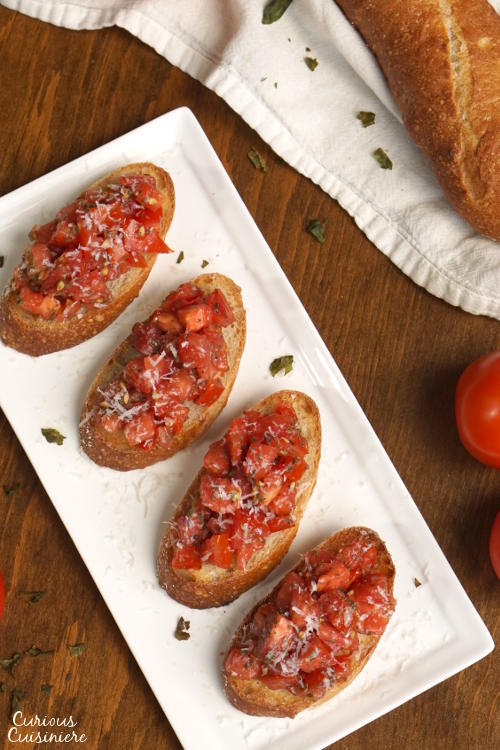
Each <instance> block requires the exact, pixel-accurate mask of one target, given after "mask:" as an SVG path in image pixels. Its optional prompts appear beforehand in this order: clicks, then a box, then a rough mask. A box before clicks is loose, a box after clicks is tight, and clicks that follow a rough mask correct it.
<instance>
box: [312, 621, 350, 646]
mask: <svg viewBox="0 0 500 750" xmlns="http://www.w3.org/2000/svg"><path fill="white" fill-rule="evenodd" d="M318 637H319V638H321V640H322V641H323V643H326V645H327V646H328V647H329V648H330V649H332V650H333V651H335V652H339V651H341V652H343V653H346V652H349V653H351V652H352V650H353V644H354V639H353V638H352V637H349V636H347V635H345V634H344V633H341V632H340V631H339V630H337V629H336V628H334V627H333V625H331V624H330V623H329V622H324V621H321V622H320V623H319V624H318ZM356 642H357V638H356Z"/></svg>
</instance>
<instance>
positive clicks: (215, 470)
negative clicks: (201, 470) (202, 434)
mask: <svg viewBox="0 0 500 750" xmlns="http://www.w3.org/2000/svg"><path fill="white" fill-rule="evenodd" d="M203 466H204V467H205V469H206V470H207V471H209V472H210V474H215V475H216V476H224V475H225V474H227V473H228V471H229V469H230V468H231V462H230V460H229V454H228V452H227V448H226V441H225V440H224V438H222V440H217V442H216V443H212V445H211V446H210V448H209V449H208V451H207V452H206V453H205V456H204V457H203Z"/></svg>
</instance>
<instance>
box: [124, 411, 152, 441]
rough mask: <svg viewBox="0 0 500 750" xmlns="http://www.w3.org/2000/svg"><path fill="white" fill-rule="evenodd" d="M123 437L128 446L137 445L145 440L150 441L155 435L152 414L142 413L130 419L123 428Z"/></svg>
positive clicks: (149, 412)
mask: <svg viewBox="0 0 500 750" xmlns="http://www.w3.org/2000/svg"><path fill="white" fill-rule="evenodd" d="M123 432H124V435H125V437H126V439H127V442H128V444H129V445H139V443H144V442H145V441H146V440H151V439H152V438H154V436H155V434H156V425H155V420H154V416H153V413H152V412H151V411H143V412H141V413H140V414H136V415H135V417H132V419H131V420H130V422H127V424H126V425H125V427H124V428H123Z"/></svg>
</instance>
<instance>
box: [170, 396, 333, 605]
mask: <svg viewBox="0 0 500 750" xmlns="http://www.w3.org/2000/svg"><path fill="white" fill-rule="evenodd" d="M280 401H287V402H289V403H290V404H291V405H292V406H293V408H294V410H295V413H296V414H297V418H298V423H299V426H300V430H301V432H302V435H303V437H304V438H305V439H306V441H307V444H308V448H309V452H308V454H307V456H306V461H307V469H306V471H305V473H304V475H303V476H302V478H301V479H300V480H299V482H298V483H297V484H298V488H297V495H296V503H295V509H294V512H293V517H294V520H295V523H294V525H293V526H290V527H289V528H287V529H284V530H283V531H277V532H275V533H273V534H271V535H270V536H269V537H268V538H267V540H266V542H265V545H264V547H263V548H262V549H260V550H258V551H257V552H255V553H254V554H253V555H252V557H251V558H250V560H249V561H248V564H247V567H246V568H245V569H244V570H238V569H236V568H230V569H224V568H219V567H217V566H215V565H211V564H204V565H202V567H201V569H200V570H186V569H178V568H176V569H174V568H173V567H172V558H173V555H174V552H175V545H176V541H177V535H176V527H175V522H176V521H177V519H178V518H179V517H180V516H183V515H185V514H186V512H187V511H188V510H189V508H190V507H191V505H192V502H193V499H194V498H195V497H196V496H197V494H198V492H199V485H200V479H201V475H202V472H201V471H200V472H199V473H198V475H197V476H196V478H195V479H194V480H193V482H192V484H191V486H190V487H189V489H188V490H187V492H186V494H185V496H184V498H183V500H182V501H181V503H180V504H179V506H178V507H177V509H176V511H175V513H174V515H173V518H172V522H171V523H170V524H169V525H168V527H167V530H166V532H165V535H164V537H163V539H162V542H161V545H160V550H159V553H158V559H157V572H158V578H159V581H160V584H161V585H162V586H163V588H164V589H166V591H167V592H168V594H169V595H170V596H171V597H172V598H173V599H176V600H177V601H179V602H181V603H182V604H186V605H187V606H188V607H194V608H196V609H205V608H208V607H220V606H221V605H223V604H227V603H228V602H231V601H233V600H234V599H236V598H237V597H238V596H240V594H242V593H243V592H244V591H246V590H247V589H249V588H251V587H252V586H253V585H254V584H256V583H257V582H258V581H260V580H262V578H265V576H267V575H268V573H270V572H271V570H273V568H275V567H276V565H278V563H279V562H280V560H281V559H282V558H283V556H284V555H285V554H286V552H287V551H288V549H289V547H290V545H291V543H292V542H293V540H294V538H295V535H296V534H297V530H298V528H299V524H300V521H301V519H302V516H303V514H304V511H305V508H306V505H307V502H308V500H309V498H310V496H311V494H312V491H313V489H314V485H315V484H316V477H317V473H318V466H319V461H320V457H321V421H320V416H319V411H318V408H317V406H316V404H315V403H314V401H313V400H312V399H311V398H310V397H309V396H306V395H305V394H304V393H301V392H300V391H278V392H276V393H273V394H272V395H270V396H268V397H267V398H264V399H262V401H259V402H258V403H257V404H255V405H254V406H251V407H249V408H250V409H251V410H252V411H259V412H262V413H263V414H266V413H272V412H273V411H274V409H275V407H276V404H278V403H279V402H280Z"/></svg>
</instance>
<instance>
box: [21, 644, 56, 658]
mask: <svg viewBox="0 0 500 750" xmlns="http://www.w3.org/2000/svg"><path fill="white" fill-rule="evenodd" d="M24 653H25V654H27V655H28V656H43V655H44V654H53V653H54V649H49V650H48V651H42V649H41V648H38V646H31V648H29V649H28V650H27V651H25V652H24Z"/></svg>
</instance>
